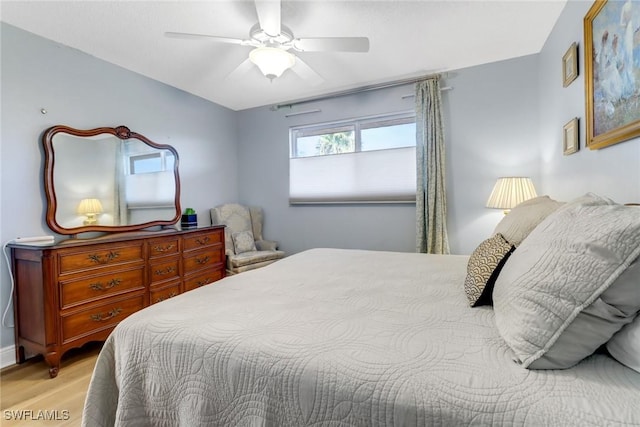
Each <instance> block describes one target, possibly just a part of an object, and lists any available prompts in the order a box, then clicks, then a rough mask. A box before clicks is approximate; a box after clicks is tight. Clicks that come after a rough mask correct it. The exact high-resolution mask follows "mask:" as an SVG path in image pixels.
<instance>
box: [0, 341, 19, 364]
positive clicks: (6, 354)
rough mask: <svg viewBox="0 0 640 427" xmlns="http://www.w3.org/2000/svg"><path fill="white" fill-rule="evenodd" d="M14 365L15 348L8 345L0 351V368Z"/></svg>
mask: <svg viewBox="0 0 640 427" xmlns="http://www.w3.org/2000/svg"><path fill="white" fill-rule="evenodd" d="M15 364H16V346H15V345H10V346H9V347H4V348H2V349H0V368H6V367H7V366H11V365H15Z"/></svg>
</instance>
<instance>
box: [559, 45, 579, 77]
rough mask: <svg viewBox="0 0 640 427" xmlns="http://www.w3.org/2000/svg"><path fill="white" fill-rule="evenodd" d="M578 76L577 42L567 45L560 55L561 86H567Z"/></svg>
mask: <svg viewBox="0 0 640 427" xmlns="http://www.w3.org/2000/svg"><path fill="white" fill-rule="evenodd" d="M577 78H578V44H577V43H573V44H572V45H571V46H569V49H568V50H567V53H565V54H564V56H563V57H562V86H563V87H567V86H569V85H570V84H571V82H572V81H574V80H575V79H577Z"/></svg>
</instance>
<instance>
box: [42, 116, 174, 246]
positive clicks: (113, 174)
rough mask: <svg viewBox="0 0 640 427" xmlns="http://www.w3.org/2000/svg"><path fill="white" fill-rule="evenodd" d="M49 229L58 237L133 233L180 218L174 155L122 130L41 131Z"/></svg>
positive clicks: (59, 128)
mask: <svg viewBox="0 0 640 427" xmlns="http://www.w3.org/2000/svg"><path fill="white" fill-rule="evenodd" d="M42 142H43V144H44V152H45V165H44V182H45V194H46V197H47V215H46V219H47V224H48V225H49V227H50V228H51V229H52V230H53V231H55V232H56V233H60V234H77V233H83V232H88V231H132V230H140V229H143V228H148V227H153V226H162V225H172V224H175V223H176V222H177V221H178V220H179V219H180V179H179V176H178V152H177V151H176V150H175V149H174V148H173V147H171V146H170V145H165V144H157V143H154V142H152V141H150V140H149V139H147V138H145V137H144V136H143V135H140V134H138V133H135V132H131V131H130V130H129V129H128V128H127V127H125V126H119V127H116V128H109V127H103V128H97V129H90V130H79V129H73V128H70V127H67V126H54V127H52V128H49V129H47V130H46V131H45V133H44V135H43V137H42Z"/></svg>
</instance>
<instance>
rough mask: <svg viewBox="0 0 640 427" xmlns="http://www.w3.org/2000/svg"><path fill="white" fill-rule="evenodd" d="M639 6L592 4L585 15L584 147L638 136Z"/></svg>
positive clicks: (603, 0)
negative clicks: (585, 135)
mask: <svg viewBox="0 0 640 427" xmlns="http://www.w3.org/2000/svg"><path fill="white" fill-rule="evenodd" d="M634 22H640V2H636V1H631V0H627V1H626V2H625V1H608V0H596V2H595V3H594V4H593V5H592V6H591V9H589V12H587V15H586V16H585V17H584V52H585V60H584V62H585V92H586V93H585V97H586V99H585V102H586V110H587V111H586V118H587V122H586V125H585V128H586V131H587V137H586V146H587V147H589V148H590V149H597V148H603V147H607V146H609V145H612V144H617V143H618V142H622V141H626V140H629V139H632V138H635V137H637V136H640V102H638V95H639V94H640V91H639V89H640V51H638V49H635V48H634V45H635V43H634V39H635V38H636V37H635V36H636V34H635V31H636V28H635V27H634V24H633V23H634Z"/></svg>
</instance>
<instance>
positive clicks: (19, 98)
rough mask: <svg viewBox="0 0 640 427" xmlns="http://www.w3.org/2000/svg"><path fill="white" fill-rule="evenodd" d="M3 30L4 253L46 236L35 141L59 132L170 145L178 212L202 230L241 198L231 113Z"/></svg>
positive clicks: (0, 234)
mask: <svg viewBox="0 0 640 427" xmlns="http://www.w3.org/2000/svg"><path fill="white" fill-rule="evenodd" d="M0 30H1V39H2V41H1V43H2V45H1V48H2V50H1V52H2V68H1V71H2V75H1V83H2V111H1V118H2V131H1V137H2V140H1V147H0V160H1V166H2V170H1V175H0V177H1V187H0V188H1V206H0V215H1V216H0V218H1V222H0V224H1V227H0V241H1V242H2V243H3V244H4V243H5V242H7V241H8V240H11V239H13V238H15V237H18V236H39V235H45V234H52V232H51V230H49V228H48V227H47V225H46V223H45V220H44V213H45V207H46V201H45V198H44V189H43V184H42V182H43V176H42V168H43V152H42V148H41V143H40V137H41V134H42V132H43V131H44V130H45V129H47V128H48V127H50V126H53V125H57V124H66V125H69V126H72V127H75V128H80V129H89V128H94V127H100V126H118V125H125V126H127V127H129V128H130V129H131V130H132V131H135V132H139V133H141V134H143V135H145V136H146V137H148V138H150V139H151V140H152V141H155V142H158V143H162V144H170V145H173V146H174V147H175V148H176V150H177V151H178V154H179V156H180V177H181V181H182V194H181V203H182V207H183V208H185V207H193V208H194V209H196V211H198V212H199V213H200V215H199V216H198V220H199V222H200V223H203V224H209V223H210V219H209V213H208V209H209V207H211V206H213V205H214V204H217V203H221V202H222V201H225V200H229V199H235V198H237V185H236V183H237V176H236V171H237V160H236V149H235V142H236V124H235V121H236V117H237V116H236V113H235V112H234V111H231V110H228V109H226V108H223V107H221V106H219V105H216V104H213V103H211V102H208V101H206V100H204V99H202V98H198V97H195V96H192V95H189V94H187V93H185V92H183V91H180V90H178V89H175V88H172V87H170V86H167V85H164V84H162V83H159V82H156V81H153V80H150V79H148V78H145V77H143V76H140V75H138V74H135V73H132V72H130V71H127V70H125V69H123V68H120V67H118V66H115V65H112V64H109V63H107V62H104V61H101V60H98V59H96V58H94V57H91V56H89V55H86V54H84V53H82V52H79V51H77V50H74V49H70V48H68V47H64V46H62V45H59V44H56V43H54V42H51V41H49V40H46V39H43V38H41V37H38V36H35V35H33V34H31V33H28V32H25V31H23V30H20V29H18V28H15V27H12V26H10V25H7V24H5V23H0ZM41 108H45V109H46V110H47V114H44V115H43V114H41V113H40V109H41ZM1 265H2V269H1V271H0V273H1V275H0V279H1V285H0V301H1V308H2V310H3V311H4V309H5V306H6V304H7V300H8V297H9V293H10V288H11V286H10V281H9V276H8V272H7V265H6V262H5V259H4V257H3V258H2V261H1ZM8 314H9V315H8V319H9V323H13V315H12V313H11V311H9V313H8ZM1 335H2V337H1V340H0V346H1V347H3V348H4V347H7V346H10V345H12V344H13V330H12V329H6V328H4V327H3V328H2V329H1Z"/></svg>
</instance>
